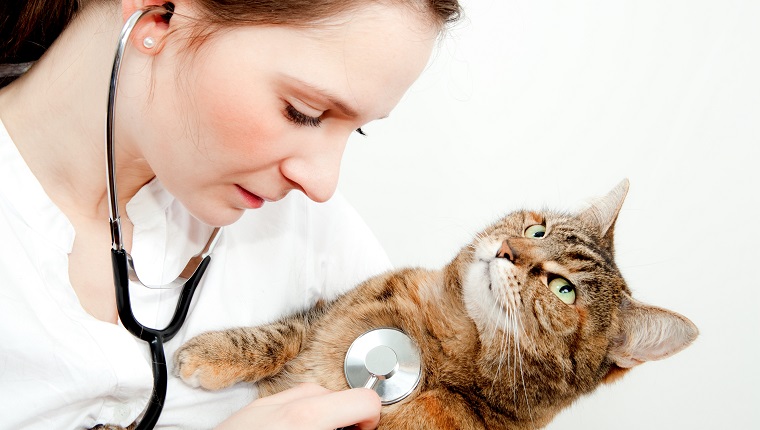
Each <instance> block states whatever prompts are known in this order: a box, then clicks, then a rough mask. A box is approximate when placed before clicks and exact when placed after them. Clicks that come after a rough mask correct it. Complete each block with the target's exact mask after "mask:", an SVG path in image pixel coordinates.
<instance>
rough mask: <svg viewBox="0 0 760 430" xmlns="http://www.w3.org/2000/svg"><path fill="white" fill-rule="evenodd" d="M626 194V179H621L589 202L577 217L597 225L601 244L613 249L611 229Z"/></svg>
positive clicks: (613, 226) (612, 229)
mask: <svg viewBox="0 0 760 430" xmlns="http://www.w3.org/2000/svg"><path fill="white" fill-rule="evenodd" d="M626 194H628V179H623V180H622V181H620V183H618V184H617V185H616V186H615V188H613V189H612V190H611V191H610V192H609V193H607V195H605V196H604V197H600V198H597V199H595V200H593V201H592V202H591V205H590V206H589V207H588V209H586V210H584V211H583V212H581V214H580V215H579V217H580V218H581V219H582V220H584V221H585V222H586V223H589V224H591V225H594V226H597V227H598V228H599V232H600V234H601V237H602V244H603V245H604V246H605V247H607V248H608V249H609V250H610V251H613V240H612V236H613V231H614V228H615V221H616V220H617V217H618V214H619V213H620V208H621V207H623V201H624V200H625V196H626Z"/></svg>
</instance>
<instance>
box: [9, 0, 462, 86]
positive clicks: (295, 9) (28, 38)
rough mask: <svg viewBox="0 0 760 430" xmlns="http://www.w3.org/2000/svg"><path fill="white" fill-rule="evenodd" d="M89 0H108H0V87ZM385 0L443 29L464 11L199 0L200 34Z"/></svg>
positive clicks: (320, 0) (305, 19)
mask: <svg viewBox="0 0 760 430" xmlns="http://www.w3.org/2000/svg"><path fill="white" fill-rule="evenodd" d="M85 1H103V0H0V87H2V86H4V85H6V84H8V83H9V82H10V81H12V80H13V79H15V78H16V76H17V75H18V74H20V73H23V71H25V70H26V69H27V68H28V66H29V65H30V64H31V63H32V62H33V61H35V60H37V59H39V57H40V56H41V55H42V54H43V53H44V52H45V50H46V49H47V48H48V47H50V45H51V44H52V43H53V41H54V40H55V39H56V38H57V37H58V35H59V34H60V33H61V32H62V31H63V30H64V28H66V25H67V24H68V23H69V21H71V19H72V18H73V16H74V15H75V14H76V12H77V10H79V9H80V8H81V6H82V3H83V2H85ZM106 1H107V0H106ZM381 2H387V3H392V4H395V5H399V6H408V7H410V8H411V9H414V10H417V11H419V12H420V13H426V14H427V15H428V17H429V19H430V20H431V22H433V23H435V24H437V25H438V26H440V27H441V28H443V27H445V26H447V25H449V24H451V23H453V22H455V21H456V20H458V19H459V17H460V15H461V8H460V5H459V1H458V0H195V5H196V7H197V10H198V11H199V12H200V13H201V15H202V19H201V22H202V23H203V27H204V28H205V29H206V30H205V31H201V32H198V33H196V34H197V36H199V37H200V38H201V39H203V35H206V36H207V35H208V34H209V33H208V31H209V29H213V28H220V27H226V26H240V25H257V24H258V25H265V24H274V25H291V26H303V25H309V24H311V23H315V22H319V21H323V20H327V19H329V18H330V17H332V16H335V15H337V14H340V13H341V12H346V11H349V10H352V9H356V8H357V7H359V6H361V5H366V4H370V3H381ZM191 43H192V42H191Z"/></svg>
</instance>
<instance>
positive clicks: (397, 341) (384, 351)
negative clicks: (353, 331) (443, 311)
mask: <svg viewBox="0 0 760 430" xmlns="http://www.w3.org/2000/svg"><path fill="white" fill-rule="evenodd" d="M343 370H344V372H345V374H346V381H347V382H348V385H349V386H350V387H351V388H359V387H364V388H369V389H372V390H375V392H376V393H377V394H378V395H379V396H380V400H381V402H382V404H383V405H390V404H392V403H396V402H398V401H401V400H403V399H404V398H406V397H407V396H409V395H410V394H411V393H412V391H414V389H415V388H416V387H417V384H419V382H420V375H421V374H422V366H421V362H420V353H419V350H418V348H417V345H415V344H414V342H412V339H411V338H409V336H407V335H406V333H404V332H403V331H401V330H399V329H395V328H378V329H374V330H370V331H368V332H366V333H364V334H362V335H361V336H359V337H358V338H356V340H354V342H353V343H352V344H351V346H350V347H349V348H348V352H347V353H346V360H345V362H344V365H343Z"/></svg>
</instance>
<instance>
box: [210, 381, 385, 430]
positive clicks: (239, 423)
mask: <svg viewBox="0 0 760 430" xmlns="http://www.w3.org/2000/svg"><path fill="white" fill-rule="evenodd" d="M380 407H381V404H380V398H379V397H378V396H377V393H375V392H374V391H372V390H368V389H365V388H355V389H353V390H346V391H331V390H328V389H326V388H323V387H320V386H319V385H316V384H302V385H299V386H298V387H295V388H291V389H289V390H286V391H283V392H280V393H277V394H274V395H272V396H268V397H263V398H261V399H258V400H256V401H254V402H252V403H251V404H249V405H248V406H246V407H245V408H243V409H241V410H240V411H238V413H236V414H235V415H233V416H232V417H230V419H228V420H227V421H225V422H224V423H222V424H221V425H220V426H219V427H218V429H249V428H265V429H268V430H275V429H282V430H290V429H293V430H295V429H298V430H305V429H311V430H333V429H336V428H342V427H348V426H351V425H356V426H357V427H358V428H359V429H360V430H371V429H375V428H376V427H377V425H378V422H379V421H380Z"/></svg>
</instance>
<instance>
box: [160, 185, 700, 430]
mask: <svg viewBox="0 0 760 430" xmlns="http://www.w3.org/2000/svg"><path fill="white" fill-rule="evenodd" d="M627 191H628V181H627V180H626V181H623V182H621V183H620V184H619V185H618V186H617V187H616V188H614V189H613V190H612V191H611V192H610V193H609V194H607V195H606V196H605V197H603V198H600V199H597V200H596V201H594V202H593V203H592V204H591V206H590V207H589V208H588V209H585V210H583V211H581V212H580V213H577V214H573V215H571V214H565V213H559V212H550V211H542V212H532V211H518V212H514V213H512V214H509V215H507V216H506V217H504V218H503V219H501V220H500V221H498V222H496V223H495V224H493V225H491V226H490V227H488V228H486V229H485V230H484V231H482V232H481V233H479V234H478V235H477V236H476V237H475V239H474V240H473V241H472V243H470V244H469V245H468V246H466V247H464V249H462V250H461V251H460V252H459V254H458V255H457V256H456V257H455V258H454V259H453V260H452V261H451V263H449V264H448V265H447V266H446V267H444V268H443V269H442V270H437V271H434V270H424V269H402V270H397V271H393V272H389V273H386V274H383V275H380V276H377V277H374V278H372V279H369V280H367V281H366V282H364V283H362V284H361V285H360V286H359V287H358V288H356V289H354V290H352V291H350V292H348V293H346V294H345V295H343V296H341V297H340V298H338V299H337V300H335V301H333V302H331V303H324V304H320V305H318V306H317V307H315V308H314V309H311V310H309V311H307V312H305V313H302V314H298V315H293V316H290V317H287V318H283V319H281V320H279V321H277V322H274V323H271V324H268V325H264V326H260V327H251V328H236V329H231V330H225V331H218V332H209V333H205V334H201V335H199V336H197V337H195V338H193V339H191V340H190V341H189V342H187V343H186V344H185V345H183V346H182V347H181V349H180V350H179V351H177V354H176V356H175V370H176V371H177V373H178V374H179V375H180V377H181V378H183V379H184V380H185V381H186V382H188V383H190V384H193V385H196V386H197V385H200V386H202V387H204V388H207V389H219V388H223V387H227V386H229V385H232V384H235V383H237V382H240V381H247V382H257V383H258V386H259V390H260V393H261V395H270V394H273V393H276V392H279V391H282V390H285V389H287V388H289V387H292V386H294V385H296V384H298V383H301V382H316V383H318V384H320V385H323V386H325V387H327V388H330V389H333V390H340V389H345V388H348V385H347V383H346V380H345V377H344V373H343V372H344V371H343V360H344V356H345V354H346V351H347V349H348V348H349V346H350V345H351V343H352V342H353V341H354V339H356V338H357V337H358V336H360V335H361V334H363V333H365V332H367V331H369V330H371V329H375V328H380V327H393V328H397V329H400V330H402V331H403V332H405V333H406V334H408V335H409V336H410V337H411V338H412V339H413V341H414V342H415V343H416V344H417V346H418V347H419V349H420V351H421V352H420V354H421V361H422V368H423V374H422V377H421V380H420V382H419V385H418V386H417V388H416V389H415V391H414V392H413V393H412V395H411V396H409V397H408V398H406V399H404V400H402V401H400V402H398V403H395V404H391V405H388V406H384V407H383V410H382V415H381V419H380V426H379V428H380V429H383V430H390V429H415V430H418V429H496V428H506V429H535V428H540V427H544V426H545V425H547V424H548V423H549V422H550V421H551V420H552V418H553V417H554V416H555V415H556V414H557V413H558V412H559V411H560V410H562V408H564V407H566V406H568V405H570V404H571V403H572V402H573V401H574V400H575V399H577V398H578V397H579V396H581V395H583V394H586V393H589V392H591V391H593V390H594V389H595V388H596V387H598V386H599V385H600V384H601V383H603V382H609V381H611V380H613V379H616V378H617V377H619V376H620V375H622V374H623V373H625V372H626V371H627V370H629V369H630V368H632V367H634V366H636V365H638V364H641V363H643V362H645V361H648V360H658V359H662V358H665V357H667V356H669V355H671V354H674V353H676V352H678V351H680V350H681V349H683V348H685V347H686V346H688V345H689V344H690V343H691V342H692V341H693V340H694V339H695V338H696V337H697V334H698V330H697V328H696V326H695V325H694V324H693V323H692V322H691V321H689V320H688V319H687V318H685V317H683V316H681V315H679V314H676V313H674V312H671V311H668V310H665V309H661V308H657V307H653V306H649V305H645V304H643V303H640V302H638V301H636V300H634V299H633V298H632V297H631V291H630V289H629V288H628V286H627V285H626V283H625V281H624V280H623V277H622V276H621V274H620V271H619V270H618V268H617V266H616V265H615V262H614V260H613V228H614V224H615V221H616V219H617V216H618V212H619V211H620V207H621V205H622V203H623V200H624V198H625V195H626V193H627Z"/></svg>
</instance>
